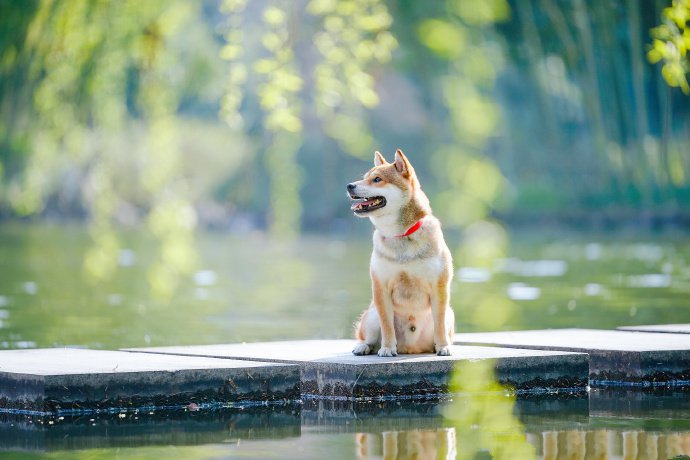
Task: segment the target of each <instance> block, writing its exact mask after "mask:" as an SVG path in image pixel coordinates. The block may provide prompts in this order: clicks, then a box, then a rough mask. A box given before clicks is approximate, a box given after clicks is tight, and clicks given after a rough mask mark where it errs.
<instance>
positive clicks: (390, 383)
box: [128, 340, 588, 399]
mask: <svg viewBox="0 0 690 460" xmlns="http://www.w3.org/2000/svg"><path fill="white" fill-rule="evenodd" d="M354 344H355V341H353V340H303V341H290V342H262V343H247V344H226V345H199V346H189V347H157V348H137V349H128V351H137V352H146V353H163V354H174V355H185V356H206V357H215V358H231V359H249V360H259V361H270V362H278V363H291V364H298V365H299V366H300V369H301V376H302V394H303V395H305V396H308V397H309V396H311V397H327V398H338V399H357V398H375V399H385V398H390V399H396V398H397V399H404V398H417V397H424V396H429V397H431V396H434V395H440V394H445V393H448V392H449V383H450V378H451V374H452V372H453V370H454V368H455V365H456V364H458V363H459V362H468V361H485V360H492V362H495V369H496V374H497V377H498V380H499V381H500V383H502V384H504V385H508V386H511V387H512V388H514V389H515V390H516V391H517V392H518V393H520V392H539V391H541V392H543V391H558V390H574V391H584V390H585V389H586V385H587V372H588V357H587V355H584V354H573V353H563V352H547V351H534V350H515V349H508V348H492V347H459V346H453V349H452V352H453V355H452V356H436V355H434V354H425V355H399V356H397V357H391V358H381V357H379V356H376V355H373V356H354V355H353V354H352V353H351V350H352V347H353V346H354ZM468 377H471V376H468Z"/></svg>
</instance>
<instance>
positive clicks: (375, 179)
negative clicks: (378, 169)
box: [372, 176, 381, 184]
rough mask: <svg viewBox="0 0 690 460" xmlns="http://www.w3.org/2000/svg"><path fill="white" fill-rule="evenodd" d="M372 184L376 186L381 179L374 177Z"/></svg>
mask: <svg viewBox="0 0 690 460" xmlns="http://www.w3.org/2000/svg"><path fill="white" fill-rule="evenodd" d="M372 182H373V183H375V184H378V183H379V182H381V178H380V177H379V176H376V177H374V180H373V181H372Z"/></svg>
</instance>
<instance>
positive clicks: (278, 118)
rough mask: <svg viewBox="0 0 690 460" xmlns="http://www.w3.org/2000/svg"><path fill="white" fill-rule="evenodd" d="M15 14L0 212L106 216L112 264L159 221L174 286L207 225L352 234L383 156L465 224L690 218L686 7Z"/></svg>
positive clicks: (5, 36)
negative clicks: (371, 172)
mask: <svg viewBox="0 0 690 460" xmlns="http://www.w3.org/2000/svg"><path fill="white" fill-rule="evenodd" d="M0 8H1V10H2V14H1V15H0V18H1V19H0V21H1V22H2V23H1V24H0V25H1V26H2V35H1V36H0V49H1V55H0V77H1V78H0V215H1V216H3V217H5V218H8V217H21V216H43V217H51V216H58V217H60V218H79V219H82V218H85V219H86V220H87V221H88V222H89V223H90V226H91V227H92V234H93V235H94V239H95V241H96V246H95V249H94V251H92V252H91V253H90V255H89V257H88V258H87V261H86V267H87V269H88V270H89V271H90V272H92V274H93V275H94V276H95V277H96V278H103V277H106V276H108V273H110V272H111V271H112V262H108V261H112V260H113V257H112V256H113V254H114V253H115V251H116V250H117V241H116V239H115V237H114V234H113V233H112V228H113V226H114V225H124V226H140V225H144V226H146V227H147V228H148V229H149V230H150V231H151V233H153V234H154V235H155V236H157V237H158V239H159V240H160V242H161V247H160V251H161V260H162V261H163V262H162V265H161V267H159V268H158V269H155V270H153V272H152V275H151V276H152V280H153V282H154V284H155V283H157V284H159V285H160V286H165V285H169V284H171V282H172V281H171V280H173V279H174V278H175V276H176V273H177V272H180V273H183V272H188V271H189V270H190V268H189V267H192V266H193V265H194V255H193V254H192V253H191V252H189V251H185V250H181V249H180V248H183V247H185V244H184V242H185V241H187V240H189V239H190V238H191V233H192V231H193V229H194V228H195V227H196V226H197V224H198V223H199V222H201V223H202V224H204V225H207V226H216V227H222V228H227V227H233V228H239V227H241V228H248V227H249V228H255V227H258V228H267V229H268V230H270V232H271V233H272V234H273V235H274V236H276V237H279V238H281V239H290V238H294V237H295V236H296V235H298V234H299V233H300V232H301V231H303V230H307V231H330V230H332V229H333V227H338V228H349V226H350V225H352V223H351V220H346V219H348V211H347V205H346V203H345V202H344V198H343V193H342V188H343V185H344V184H345V183H347V182H348V181H350V180H352V179H353V178H355V177H357V176H358V175H359V174H361V173H362V172H363V171H364V170H366V169H367V167H368V164H367V163H368V162H369V161H370V157H371V155H372V152H373V150H374V149H379V150H381V151H383V152H392V151H393V150H394V149H395V148H398V147H400V148H403V150H405V151H406V152H407V153H408V155H409V156H410V157H411V158H412V161H413V162H414V164H415V166H416V168H417V170H418V171H419V172H420V174H421V176H422V182H423V184H424V186H425V188H426V189H427V190H428V191H429V192H430V194H431V195H432V203H434V205H435V209H436V211H437V213H438V214H440V215H441V217H442V219H443V220H444V222H446V223H447V225H448V226H450V227H458V228H464V227H466V226H468V225H471V224H473V223H476V222H481V221H484V220H486V219H489V220H492V219H495V218H498V219H502V220H504V221H506V222H508V223H515V224H521V223H534V222H535V219H536V221H537V222H540V221H545V222H566V223H570V224H573V223H575V224H577V225H589V224H595V225H600V226H601V225H608V224H610V223H613V222H620V221H625V222H633V223H639V222H641V223H644V224H646V225H654V224H655V223H659V222H662V223H663V222H669V221H670V222H672V223H677V222H680V223H683V222H686V221H687V218H688V216H687V213H686V212H685V211H684V209H686V206H685V205H686V204H688V201H689V200H690V187H688V181H689V180H690V178H689V177H688V170H690V169H689V166H690V165H689V162H690V158H689V156H690V154H688V152H690V145H688V143H689V142H690V141H689V136H688V134H689V133H690V123H689V121H688V120H689V118H688V115H689V114H688V112H689V110H690V109H688V104H687V99H686V96H684V94H683V92H685V93H687V91H688V86H687V80H686V75H687V72H688V64H687V56H686V49H687V43H688V31H687V30H686V28H685V26H686V24H687V20H688V11H690V8H689V6H688V2H687V1H686V0H673V1H672V2H671V3H670V4H669V3H667V2H666V1H661V0H659V1H656V2H643V1H639V0H604V1H593V0H576V1H572V2H571V1H561V0H525V1H520V2H517V1H513V2H510V1H507V0H491V1H485V2H466V1H460V0H448V1H445V2H415V1H403V0H395V1H394V0H342V1H335V0H309V1H307V0H304V1H298V2H292V1H281V0H262V1H253V2H247V1H244V0H222V1H220V0H205V1H202V2H186V1H177V0H154V1H147V2H139V1H133V0H131V1H118V2H113V1H107V0H100V1H90V0H88V1H87V0H71V1H66V0H55V1H51V0H43V1H26V2H13V1H9V0H3V1H1V2H0ZM650 30H651V35H650ZM646 56H648V58H649V61H651V62H658V63H659V64H658V66H659V67H660V68H661V72H659V69H657V68H655V65H652V64H650V63H649V62H648V61H647V58H646ZM664 79H665V80H666V81H664ZM666 82H668V84H666ZM669 85H670V86H671V87H669ZM673 87H678V88H679V89H680V90H681V91H678V90H677V89H674V88H673ZM389 154H390V153H389ZM362 160H365V161H362ZM109 264H110V265H109ZM166 267H167V268H166ZM170 267H178V268H176V269H174V270H171V269H170ZM156 280H157V281H156ZM161 291H162V292H163V291H165V289H163V288H161Z"/></svg>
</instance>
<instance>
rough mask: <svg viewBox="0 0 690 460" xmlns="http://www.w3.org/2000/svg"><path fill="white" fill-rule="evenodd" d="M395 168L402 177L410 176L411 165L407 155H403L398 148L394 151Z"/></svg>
mask: <svg viewBox="0 0 690 460" xmlns="http://www.w3.org/2000/svg"><path fill="white" fill-rule="evenodd" d="M395 169H396V170H397V171H398V172H399V173H400V174H402V175H403V177H410V171H411V170H412V167H411V166H410V162H409V161H408V160H407V157H405V154H404V153H403V152H402V150H400V149H398V150H396V151H395Z"/></svg>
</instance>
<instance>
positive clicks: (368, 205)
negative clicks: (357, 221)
mask: <svg viewBox="0 0 690 460" xmlns="http://www.w3.org/2000/svg"><path fill="white" fill-rule="evenodd" d="M350 198H351V199H352V201H353V203H352V206H350V209H351V210H352V211H353V212H355V213H357V214H363V213H365V212H370V211H374V210H376V209H380V208H382V207H384V206H385V205H386V199H385V198H384V197H382V196H372V197H369V198H363V197H361V196H355V195H350Z"/></svg>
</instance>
